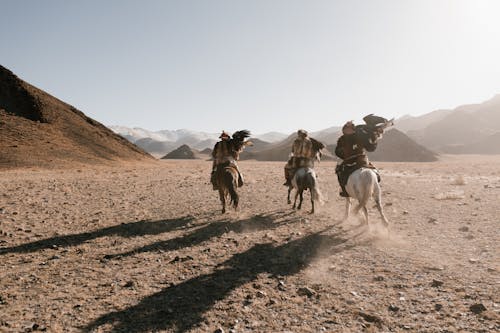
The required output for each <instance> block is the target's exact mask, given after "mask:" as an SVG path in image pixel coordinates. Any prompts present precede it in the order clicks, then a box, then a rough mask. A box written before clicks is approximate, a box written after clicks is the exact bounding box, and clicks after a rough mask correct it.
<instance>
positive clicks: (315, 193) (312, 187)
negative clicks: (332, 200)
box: [310, 174, 324, 205]
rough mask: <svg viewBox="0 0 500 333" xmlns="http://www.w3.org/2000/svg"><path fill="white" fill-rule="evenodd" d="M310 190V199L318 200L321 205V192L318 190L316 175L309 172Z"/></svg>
mask: <svg viewBox="0 0 500 333" xmlns="http://www.w3.org/2000/svg"><path fill="white" fill-rule="evenodd" d="M310 190H311V196H312V200H313V201H315V202H319V204H320V205H322V204H323V203H324V202H323V194H322V193H321V191H320V190H319V186H318V182H317V181H316V175H312V174H311V178H310Z"/></svg>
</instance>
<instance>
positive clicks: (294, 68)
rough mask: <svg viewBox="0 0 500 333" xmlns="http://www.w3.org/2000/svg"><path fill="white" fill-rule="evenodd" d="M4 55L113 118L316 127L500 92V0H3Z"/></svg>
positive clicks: (255, 128)
mask: <svg viewBox="0 0 500 333" xmlns="http://www.w3.org/2000/svg"><path fill="white" fill-rule="evenodd" d="M0 8H1V13H2V15H1V20H0V43H1V44H0V64H1V65H3V66H5V67H7V68H9V69H10V70H12V71H13V72H14V73H15V74H17V75H18V76H19V77H20V78H22V79H24V80H26V81H28V82H29V83H31V84H33V85H35V86H37V87H39V88H41V89H43V90H45V91H47V92H49V93H51V94H52V95H54V96H56V97H58V98H60V99H62V100H64V101H66V102H68V103H69V104H72V105H74V106H75V107H76V108H78V109H80V110H81V111H83V112H84V113H86V114H87V115H88V116H90V117H92V118H94V119H96V120H98V121H100V122H102V123H103V124H105V125H124V126H130V127H142V128H145V129H149V130H159V129H180V128H188V129H193V130H201V131H207V132H218V131H220V130H222V129H226V130H229V131H234V130H238V129H242V128H248V129H250V130H252V132H253V133H256V134H259V133H264V132H267V131H281V132H290V131H293V130H296V129H297V128H305V129H307V130H310V131H314V130H320V129H324V128H327V127H330V126H337V125H341V124H342V123H344V122H345V121H346V120H349V119H354V120H355V121H357V122H359V121H360V120H361V118H362V116H363V115H365V114H368V113H376V114H379V115H382V116H385V117H399V116H402V115H404V114H411V115H420V114H424V113H428V112H431V111H433V110H436V109H443V108H444V109H449V108H454V107H456V106H458V105H461V104H470V103H479V102H482V101H484V100H487V99H489V98H491V97H493V95H495V94H498V93H500V60H499V59H500V19H498V15H500V14H499V13H500V1H496V0H491V1H482V0H374V1H371V0H360V1H353V0H345V1H334V0H329V1H326V0H325V1H323V0H302V1H296V0H262V1H260V0H246V1H243V0H227V1H219V0H196V1H195V0H175V1H173V0H172V1H168V0H162V1H150V0H149V1H148V0H141V1H124V0H116V1H111V0H106V1H101V0H99V1H89V0H85V1H67V0H61V1H53V0H44V1H37V0H33V1H27V0H0Z"/></svg>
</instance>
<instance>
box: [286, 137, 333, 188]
mask: <svg viewBox="0 0 500 333" xmlns="http://www.w3.org/2000/svg"><path fill="white" fill-rule="evenodd" d="M324 147H325V145H324V144H323V143H321V142H319V141H318V140H316V139H313V138H311V137H309V136H308V134H307V131H305V130H303V129H299V130H298V131H297V138H296V139H295V141H294V142H293V145H292V153H291V156H290V159H289V160H288V162H287V164H286V165H285V180H286V181H285V183H284V184H283V185H285V186H291V181H292V178H293V176H294V174H295V171H297V169H299V168H302V167H310V168H312V167H313V166H314V160H315V159H318V160H319V158H320V157H321V152H320V150H321V149H323V148H324Z"/></svg>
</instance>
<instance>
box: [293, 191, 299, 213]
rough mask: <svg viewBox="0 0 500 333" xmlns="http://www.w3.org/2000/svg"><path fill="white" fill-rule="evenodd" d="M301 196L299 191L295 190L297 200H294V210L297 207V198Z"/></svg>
mask: <svg viewBox="0 0 500 333" xmlns="http://www.w3.org/2000/svg"><path fill="white" fill-rule="evenodd" d="M298 196H299V190H298V189H296V190H295V198H294V199H293V206H292V208H293V209H295V207H296V205H297V197H298Z"/></svg>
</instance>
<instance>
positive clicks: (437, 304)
mask: <svg viewBox="0 0 500 333" xmlns="http://www.w3.org/2000/svg"><path fill="white" fill-rule="evenodd" d="M442 308H443V305H442V304H439V303H436V304H434V310H436V311H441V309H442Z"/></svg>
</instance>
